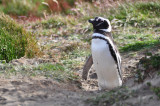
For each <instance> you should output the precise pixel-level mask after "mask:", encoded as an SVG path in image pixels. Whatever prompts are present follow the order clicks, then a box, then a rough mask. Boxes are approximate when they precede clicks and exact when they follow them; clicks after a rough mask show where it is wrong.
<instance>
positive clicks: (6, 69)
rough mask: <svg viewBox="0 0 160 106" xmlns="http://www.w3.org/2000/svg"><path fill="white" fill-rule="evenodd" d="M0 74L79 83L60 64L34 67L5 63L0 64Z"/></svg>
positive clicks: (77, 78)
mask: <svg viewBox="0 0 160 106" xmlns="http://www.w3.org/2000/svg"><path fill="white" fill-rule="evenodd" d="M0 69H1V71H0V74H1V76H2V75H5V76H4V77H6V78H10V76H19V77H20V76H21V77H38V76H43V77H45V78H49V79H53V80H56V81H58V82H76V81H79V77H78V76H77V75H76V74H75V73H74V72H72V71H70V70H65V67H64V66H63V65H62V64H59V63H55V64H51V63H42V64H38V65H35V66H32V65H24V66H18V65H12V64H6V63H5V62H3V63H2V62H1V63H0Z"/></svg>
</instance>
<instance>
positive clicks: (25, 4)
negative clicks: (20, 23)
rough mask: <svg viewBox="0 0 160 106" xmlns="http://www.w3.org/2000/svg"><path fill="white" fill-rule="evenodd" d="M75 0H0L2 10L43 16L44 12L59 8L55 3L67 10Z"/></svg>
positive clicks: (23, 14)
mask: <svg viewBox="0 0 160 106" xmlns="http://www.w3.org/2000/svg"><path fill="white" fill-rule="evenodd" d="M74 2H75V0H64V1H61V0H55V1H54V0H53V1H52V0H0V11H2V12H4V13H5V14H10V15H14V16H29V15H33V16H38V17H39V16H42V15H43V14H44V13H51V12H53V11H55V10H54V9H56V8H58V7H56V6H55V5H54V3H58V5H59V7H60V8H62V10H63V11H64V12H65V9H68V8H69V7H70V6H73V5H74Z"/></svg>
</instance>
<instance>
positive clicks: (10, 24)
mask: <svg viewBox="0 0 160 106" xmlns="http://www.w3.org/2000/svg"><path fill="white" fill-rule="evenodd" d="M0 49H1V51H0V60H6V61H7V62H9V61H11V60H12V59H17V58H20V57H23V56H25V55H26V56H27V57H29V58H31V57H34V56H35V55H37V56H38V55H39V53H40V51H39V48H38V45H37V42H36V40H35V39H34V37H33V35H32V34H31V33H30V32H27V31H26V30H24V29H23V27H21V26H20V25H17V23H16V22H15V21H14V20H13V19H11V18H10V17H9V16H7V15H4V14H1V15H0Z"/></svg>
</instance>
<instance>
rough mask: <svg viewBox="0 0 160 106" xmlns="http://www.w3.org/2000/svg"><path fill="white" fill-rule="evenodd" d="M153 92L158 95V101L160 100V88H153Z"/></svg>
mask: <svg viewBox="0 0 160 106" xmlns="http://www.w3.org/2000/svg"><path fill="white" fill-rule="evenodd" d="M152 90H153V92H154V93H155V94H156V95H157V97H158V99H160V87H153V88H152Z"/></svg>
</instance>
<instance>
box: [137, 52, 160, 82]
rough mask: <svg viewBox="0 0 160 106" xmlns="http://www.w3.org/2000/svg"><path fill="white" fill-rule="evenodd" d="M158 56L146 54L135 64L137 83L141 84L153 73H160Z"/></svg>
mask: <svg viewBox="0 0 160 106" xmlns="http://www.w3.org/2000/svg"><path fill="white" fill-rule="evenodd" d="M159 60H160V54H155V55H152V53H146V56H145V57H143V58H141V60H140V61H139V63H138V64H137V73H136V78H137V81H138V82H143V81H144V80H145V78H147V76H151V75H152V73H153V72H157V73H159V72H160V61H159Z"/></svg>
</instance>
